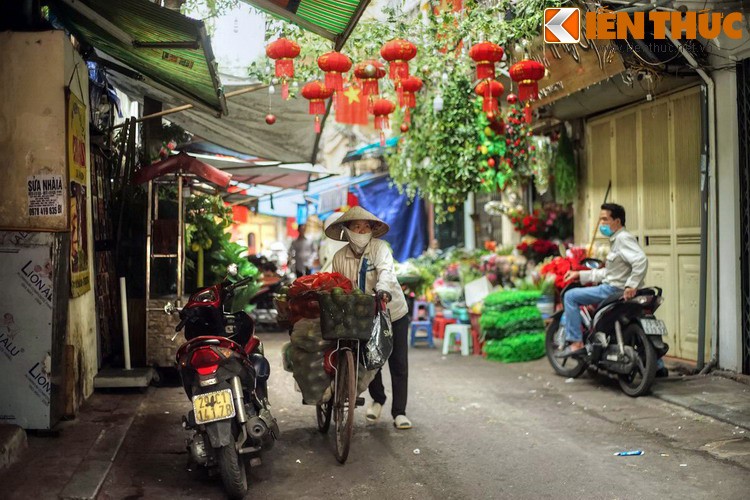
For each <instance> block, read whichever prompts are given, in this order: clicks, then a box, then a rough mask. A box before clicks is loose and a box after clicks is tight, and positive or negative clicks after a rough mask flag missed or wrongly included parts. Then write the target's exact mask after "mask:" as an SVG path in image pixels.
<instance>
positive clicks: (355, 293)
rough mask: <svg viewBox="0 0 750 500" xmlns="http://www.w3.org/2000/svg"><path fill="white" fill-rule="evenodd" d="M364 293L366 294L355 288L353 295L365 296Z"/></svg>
mask: <svg viewBox="0 0 750 500" xmlns="http://www.w3.org/2000/svg"><path fill="white" fill-rule="evenodd" d="M364 293H365V292H363V291H362V290H361V289H359V288H355V289H354V290H352V294H353V295H364Z"/></svg>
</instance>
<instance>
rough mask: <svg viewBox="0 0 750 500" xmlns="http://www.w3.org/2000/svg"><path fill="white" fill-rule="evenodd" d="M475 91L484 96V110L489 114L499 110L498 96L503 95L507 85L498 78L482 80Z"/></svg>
mask: <svg viewBox="0 0 750 500" xmlns="http://www.w3.org/2000/svg"><path fill="white" fill-rule="evenodd" d="M474 91H475V92H476V93H477V95H480V96H482V111H484V112H485V113H487V115H488V116H489V115H490V114H491V113H492V114H495V113H497V112H498V110H499V107H498V105H497V98H498V97H500V96H501V95H503V92H505V87H503V84H502V83H500V82H498V81H497V80H482V81H481V82H479V85H477V86H476V88H475V89H474Z"/></svg>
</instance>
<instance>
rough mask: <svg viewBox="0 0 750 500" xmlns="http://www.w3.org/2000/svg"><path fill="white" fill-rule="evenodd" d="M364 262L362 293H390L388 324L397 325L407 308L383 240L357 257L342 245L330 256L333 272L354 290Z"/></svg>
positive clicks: (389, 252) (347, 246) (368, 247)
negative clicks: (344, 277) (347, 279)
mask: <svg viewBox="0 0 750 500" xmlns="http://www.w3.org/2000/svg"><path fill="white" fill-rule="evenodd" d="M365 259H367V268H366V269H365V270H364V276H365V287H364V292H365V293H368V294H371V293H374V292H373V290H377V291H381V290H382V291H385V292H388V293H390V294H391V297H392V298H391V301H390V302H389V303H388V311H389V312H390V313H391V321H397V320H399V319H401V318H403V317H404V316H406V314H407V313H408V312H409V308H408V306H407V305H406V298H405V297H404V292H403V291H402V290H401V285H399V284H398V279H396V271H395V269H394V267H393V254H391V249H390V248H388V245H387V244H386V243H385V242H384V241H383V240H378V239H375V238H373V239H372V241H370V244H369V245H367V247H366V248H365V251H364V253H363V254H362V256H361V257H358V256H357V255H355V254H354V251H353V250H352V248H351V246H350V245H346V246H345V247H344V248H342V249H341V250H339V251H338V252H336V254H335V255H334V256H333V271H334V272H337V273H341V274H343V275H344V276H346V277H347V278H349V280H351V282H352V283H353V284H354V286H356V287H357V288H362V286H361V283H360V276H362V267H363V264H364V262H365Z"/></svg>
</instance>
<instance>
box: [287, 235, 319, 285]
mask: <svg viewBox="0 0 750 500" xmlns="http://www.w3.org/2000/svg"><path fill="white" fill-rule="evenodd" d="M306 229H307V226H306V225H305V224H300V225H299V228H298V232H299V236H297V239H295V240H294V241H292V244H291V246H290V247H289V258H290V259H291V260H292V266H290V267H291V268H292V269H294V273H295V274H296V275H297V277H299V276H306V275H308V274H310V273H311V272H312V268H313V262H315V260H316V259H317V253H318V249H317V248H316V246H315V242H314V241H312V240H311V239H309V238H307V237H306V236H305V231H306Z"/></svg>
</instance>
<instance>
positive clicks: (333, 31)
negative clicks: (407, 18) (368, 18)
mask: <svg viewBox="0 0 750 500" xmlns="http://www.w3.org/2000/svg"><path fill="white" fill-rule="evenodd" d="M243 1H244V2H245V3H248V4H250V5H253V6H255V7H258V8H259V9H261V10H263V11H265V12H267V13H269V14H271V15H273V16H275V17H278V18H281V19H284V20H286V21H289V22H290V23H293V24H296V25H297V26H299V27H300V28H302V29H305V30H307V31H311V32H313V33H316V34H318V35H320V36H322V37H324V38H327V39H329V40H331V41H333V42H334V44H335V45H334V46H335V50H341V48H342V47H343V46H344V44H345V43H346V40H347V39H348V38H349V35H351V33H352V30H354V27H355V26H356V25H357V23H358V22H359V18H360V17H362V13H363V12H364V11H365V9H366V8H367V6H368V5H369V3H370V0H243Z"/></svg>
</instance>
